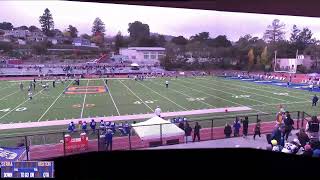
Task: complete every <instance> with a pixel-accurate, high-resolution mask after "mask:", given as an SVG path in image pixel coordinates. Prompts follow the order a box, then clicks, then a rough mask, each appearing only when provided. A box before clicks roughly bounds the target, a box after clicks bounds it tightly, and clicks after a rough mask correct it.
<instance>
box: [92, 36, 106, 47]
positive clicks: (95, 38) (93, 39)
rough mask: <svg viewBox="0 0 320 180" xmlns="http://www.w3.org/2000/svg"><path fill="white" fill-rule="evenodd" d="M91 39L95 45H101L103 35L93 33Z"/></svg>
mask: <svg viewBox="0 0 320 180" xmlns="http://www.w3.org/2000/svg"><path fill="white" fill-rule="evenodd" d="M91 41H92V42H94V43H96V45H98V46H100V47H101V46H102V45H103V42H104V37H103V36H102V35H99V34H98V35H95V36H93V37H92V38H91Z"/></svg>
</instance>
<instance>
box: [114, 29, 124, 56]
mask: <svg viewBox="0 0 320 180" xmlns="http://www.w3.org/2000/svg"><path fill="white" fill-rule="evenodd" d="M124 46H125V42H124V38H123V36H122V35H121V32H120V31H119V32H118V34H117V35H116V37H115V52H116V54H119V48H121V47H124Z"/></svg>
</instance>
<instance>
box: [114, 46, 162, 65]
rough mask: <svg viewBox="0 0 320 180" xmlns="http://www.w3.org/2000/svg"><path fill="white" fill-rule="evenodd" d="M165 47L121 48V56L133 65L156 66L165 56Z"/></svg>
mask: <svg viewBox="0 0 320 180" xmlns="http://www.w3.org/2000/svg"><path fill="white" fill-rule="evenodd" d="M165 50H166V49H165V48H163V47H129V48H120V50H119V54H120V55H121V56H124V57H126V59H128V60H129V61H131V62H133V63H138V64H139V63H140V64H155V63H159V62H160V59H161V58H162V57H164V56H165Z"/></svg>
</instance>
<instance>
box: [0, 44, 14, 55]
mask: <svg viewBox="0 0 320 180" xmlns="http://www.w3.org/2000/svg"><path fill="white" fill-rule="evenodd" d="M0 50H2V51H3V52H6V53H7V52H11V51H12V50H13V44H12V43H10V42H1V41H0Z"/></svg>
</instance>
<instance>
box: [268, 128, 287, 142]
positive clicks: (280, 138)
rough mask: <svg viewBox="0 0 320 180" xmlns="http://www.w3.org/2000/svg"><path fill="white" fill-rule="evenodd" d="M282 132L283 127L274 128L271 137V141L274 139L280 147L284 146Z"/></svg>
mask: <svg viewBox="0 0 320 180" xmlns="http://www.w3.org/2000/svg"><path fill="white" fill-rule="evenodd" d="M284 130H285V129H284V126H280V127H276V129H274V130H273V132H272V135H271V139H272V140H273V139H275V140H276V141H277V142H278V144H279V145H280V146H282V147H283V146H284Z"/></svg>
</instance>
